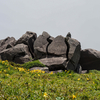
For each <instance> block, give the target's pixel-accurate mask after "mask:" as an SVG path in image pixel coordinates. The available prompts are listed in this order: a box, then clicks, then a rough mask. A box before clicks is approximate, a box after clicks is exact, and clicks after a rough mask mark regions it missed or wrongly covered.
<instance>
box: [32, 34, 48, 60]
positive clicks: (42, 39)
mask: <svg viewBox="0 0 100 100" xmlns="http://www.w3.org/2000/svg"><path fill="white" fill-rule="evenodd" d="M48 38H50V35H49V34H48V33H47V32H43V33H42V35H40V36H39V37H38V38H37V39H36V41H35V42H34V53H35V58H36V59H39V58H44V57H46V56H47V47H48V44H49V42H48V41H47V39H48Z"/></svg>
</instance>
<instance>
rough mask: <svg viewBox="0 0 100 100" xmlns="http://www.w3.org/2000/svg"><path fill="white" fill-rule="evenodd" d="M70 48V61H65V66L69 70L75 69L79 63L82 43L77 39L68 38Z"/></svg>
mask: <svg viewBox="0 0 100 100" xmlns="http://www.w3.org/2000/svg"><path fill="white" fill-rule="evenodd" d="M67 42H68V44H69V49H68V62H65V63H64V65H65V68H66V69H67V70H75V69H76V68H77V65H78V63H79V59H80V51H81V45H80V42H79V41H77V40H76V39H73V38H69V39H68V41H67Z"/></svg>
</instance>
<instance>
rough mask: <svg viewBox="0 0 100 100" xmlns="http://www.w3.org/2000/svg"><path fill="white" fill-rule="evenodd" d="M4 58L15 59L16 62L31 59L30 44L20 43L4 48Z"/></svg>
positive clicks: (2, 56)
mask: <svg viewBox="0 0 100 100" xmlns="http://www.w3.org/2000/svg"><path fill="white" fill-rule="evenodd" d="M0 55H1V59H2V60H8V61H13V62H15V63H25V62H28V61H31V58H32V57H31V54H30V52H29V49H28V46H27V45H25V44H18V45H16V46H13V47H12V48H8V49H5V50H3V51H2V52H1V53H0Z"/></svg>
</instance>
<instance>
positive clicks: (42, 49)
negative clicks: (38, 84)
mask: <svg viewBox="0 0 100 100" xmlns="http://www.w3.org/2000/svg"><path fill="white" fill-rule="evenodd" d="M0 59H1V60H8V61H12V62H15V63H19V64H23V63H25V62H28V61H33V60H36V59H38V60H39V61H40V62H41V63H43V64H44V65H45V66H46V69H47V68H48V69H49V71H57V70H73V71H76V72H78V73H81V72H82V70H91V69H97V70H100V62H99V60H100V52H99V51H96V50H93V49H85V50H81V44H80V42H79V41H78V40H76V39H73V38H71V34H70V32H69V33H68V34H67V35H66V37H63V36H61V35H59V36H57V37H55V38H54V37H52V36H50V35H49V34H48V33H47V32H45V31H44V32H43V33H42V35H39V36H38V37H37V34H36V33H34V32H30V31H27V32H26V33H25V34H24V35H23V36H22V37H21V38H19V39H18V40H15V38H14V37H7V38H6V39H3V40H0ZM36 67H37V66H36ZM33 69H34V68H33Z"/></svg>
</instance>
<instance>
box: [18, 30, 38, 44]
mask: <svg viewBox="0 0 100 100" xmlns="http://www.w3.org/2000/svg"><path fill="white" fill-rule="evenodd" d="M30 38H33V39H36V38H37V34H36V33H34V32H30V31H27V32H26V33H25V34H24V35H22V37H20V38H19V39H18V40H17V41H16V45H17V44H22V43H23V44H26V45H28V41H29V39H30Z"/></svg>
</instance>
